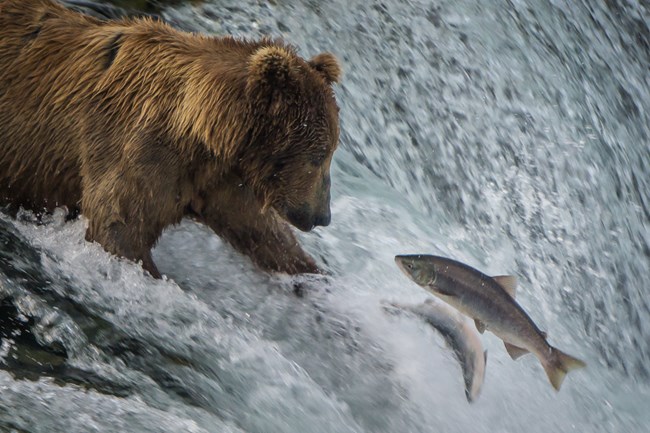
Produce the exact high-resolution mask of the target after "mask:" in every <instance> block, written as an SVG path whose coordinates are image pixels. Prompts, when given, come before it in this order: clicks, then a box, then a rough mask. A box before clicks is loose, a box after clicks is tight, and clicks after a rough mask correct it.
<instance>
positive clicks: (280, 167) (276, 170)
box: [273, 161, 287, 173]
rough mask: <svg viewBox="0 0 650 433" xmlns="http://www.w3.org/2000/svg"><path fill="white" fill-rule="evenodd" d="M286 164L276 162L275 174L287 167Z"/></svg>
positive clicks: (274, 166)
mask: <svg viewBox="0 0 650 433" xmlns="http://www.w3.org/2000/svg"><path fill="white" fill-rule="evenodd" d="M286 165H287V164H286V162H284V161H275V163H274V164H273V172H274V173H277V172H279V171H282V169H283V168H284V167H285V166H286Z"/></svg>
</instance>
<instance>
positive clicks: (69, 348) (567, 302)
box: [0, 0, 650, 433]
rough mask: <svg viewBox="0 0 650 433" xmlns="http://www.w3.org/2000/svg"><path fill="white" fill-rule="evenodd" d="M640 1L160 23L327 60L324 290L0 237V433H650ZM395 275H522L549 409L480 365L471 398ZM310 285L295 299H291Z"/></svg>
mask: <svg viewBox="0 0 650 433" xmlns="http://www.w3.org/2000/svg"><path fill="white" fill-rule="evenodd" d="M649 13H650V11H649V10H648V5H647V3H645V2H644V1H643V0H626V1H624V0H608V1H591V0H571V1H569V0H566V1H562V0H553V1H549V0H511V1H507V0H495V1H491V2H485V1H479V0H454V1H450V0H431V1H396V0H383V1H375V0H363V1H359V0H345V1H343V0H332V1H328V2H322V1H320V0H313V1H308V0H305V1H302V2H297V1H295V2H293V1H292V2H285V1H273V2H266V1H257V0H243V1H242V0H220V1H218V2H213V3H211V2H205V3H200V4H192V5H185V6H176V7H175V8H170V9H166V10H164V11H163V15H164V16H165V18H167V19H168V20H170V21H172V22H174V23H176V25H178V26H180V27H183V28H186V29H192V30H195V31H200V32H205V33H210V34H232V35H236V36H245V37H260V36H262V35H273V36H281V37H284V38H286V39H287V40H288V41H290V42H291V43H293V44H295V45H296V46H297V47H299V50H300V52H301V54H303V55H304V56H307V57H308V56H311V55H314V54H317V53H319V52H321V51H332V52H334V53H335V54H336V55H337V56H338V57H339V58H340V59H341V61H342V63H343V65H344V69H345V75H344V77H343V81H342V84H341V85H340V86H338V87H337V90H336V92H337V97H338V99H339V102H340V106H341V128H342V136H341V146H340V148H339V150H338V151H337V153H336V156H335V160H334V165H333V169H332V179H333V191H332V211H333V221H332V224H331V225H330V226H329V227H327V228H324V229H322V228H319V229H317V230H315V231H314V232H313V233H309V234H301V235H300V236H301V239H302V241H303V243H304V244H305V245H306V248H308V249H309V251H310V252H311V253H312V254H314V255H315V256H316V257H318V260H319V261H320V262H321V263H323V264H326V265H325V267H326V268H327V269H328V271H329V272H330V275H329V276H327V277H316V276H301V277H297V278H288V277H286V276H272V277H271V276H267V275H264V274H262V273H260V272H258V271H256V270H255V269H254V268H253V266H252V265H251V264H250V262H249V261H248V260H247V259H246V258H244V257H242V256H240V255H239V254H237V253H236V252H234V251H233V250H232V249H231V248H230V247H229V246H228V245H226V244H224V243H222V242H221V241H220V240H219V238H217V237H216V236H215V235H214V234H212V233H211V232H210V231H209V230H208V229H206V228H205V227H203V226H200V225H198V224H195V223H193V222H191V221H185V222H183V223H182V224H180V226H178V227H174V228H170V229H169V230H167V231H166V232H165V233H164V235H163V237H162V238H161V240H160V243H159V245H158V246H157V248H156V249H155V250H154V258H155V260H156V261H157V263H158V264H159V268H160V270H161V271H162V272H163V273H165V274H166V275H167V276H168V278H167V279H165V280H161V281H156V280H153V279H152V278H150V277H148V276H147V275H145V274H144V273H143V271H142V269H141V267H140V266H138V265H137V264H134V263H130V262H127V261H123V260H119V259H116V258H114V257H112V256H110V255H109V254H107V253H105V252H104V251H103V250H102V249H101V247H99V246H98V245H96V244H90V243H87V242H85V241H84V231H85V226H86V221H85V220H84V219H83V218H81V219H79V220H76V221H73V222H68V223H66V222H64V219H63V215H62V214H59V213H55V214H54V215H52V216H51V218H48V219H47V220H46V221H44V222H43V223H39V224H37V223H34V222H33V221H31V218H30V216H29V215H23V216H22V217H21V218H18V219H11V218H9V217H8V216H4V215H0V299H1V300H2V301H0V337H1V338H2V344H1V346H0V431H3V432H4V431H9V432H48V433H49V432H84V433H85V432H250V433H254V432H265V433H270V432H473V433H482V432H485V433H488V432H521V431H527V432H550V431H557V432H568V431H575V432H650V412H649V411H648V408H650V193H649V191H650V126H649V125H650V74H649V70H650V29H649V22H650V18H649ZM400 253H432V254H437V255H444V256H448V257H453V258H456V259H458V260H461V261H463V262H466V263H468V264H470V265H472V266H474V267H477V268H479V269H481V270H483V271H484V272H486V273H488V274H508V273H509V274H514V275H517V276H518V278H519V288H518V295H517V296H518V301H519V303H520V304H521V305H522V307H523V308H524V309H525V310H526V311H527V312H528V313H529V314H530V316H531V317H532V318H533V319H534V320H535V322H536V323H537V324H538V326H539V327H540V328H541V329H543V330H545V331H547V332H548V336H549V337H548V338H549V342H550V343H551V344H553V345H554V346H557V347H559V348H561V349H563V350H566V351H567V352H568V353H570V354H573V355H575V356H578V357H580V358H581V359H584V360H585V361H586V362H587V364H588V367H587V368H586V369H583V370H578V371H575V372H572V373H571V374H569V375H568V376H567V379H566V380H565V382H564V385H563V387H562V389H561V391H560V392H559V393H556V392H555V391H554V390H553V388H552V387H551V386H550V384H549V383H548V380H547V378H546V375H545V374H544V371H543V369H542V367H541V366H540V363H539V362H538V361H537V360H536V359H535V358H534V357H533V356H530V355H529V356H527V357H523V358H521V359H520V360H518V361H516V362H515V361H513V360H511V359H510V358H509V356H508V355H507V353H506V351H505V349H504V347H503V344H502V343H501V341H500V340H499V339H498V338H497V337H495V336H494V335H493V334H490V333H489V332H487V333H485V334H483V335H482V336H481V338H482V341H483V344H484V346H485V348H486V349H487V351H488V359H487V372H486V375H485V383H484V385H483V390H482V393H481V395H480V397H479V398H478V400H477V401H476V402H475V403H473V404H469V403H468V402H467V401H466V399H465V394H464V390H463V380H462V375H461V371H460V367H459V365H458V363H457V361H456V360H455V359H454V357H453V354H452V353H451V352H450V351H449V349H448V348H447V347H446V346H445V344H444V341H443V340H442V338H441V337H440V335H438V334H437V333H436V332H435V331H434V330H432V329H431V328H430V327H428V326H427V325H426V324H424V323H423V322H422V321H420V320H417V319H416V318H414V317H409V316H406V315H404V316H394V315H388V314H386V313H385V312H384V310H383V309H382V301H400V302H413V303H416V302H421V301H423V300H425V299H427V298H428V297H430V296H431V295H429V294H427V293H426V292H425V291H424V290H423V289H421V288H420V287H418V286H416V285H415V284H414V283H412V282H410V281H409V280H408V279H407V278H406V277H405V276H404V275H403V274H402V273H401V272H400V271H399V269H398V268H397V267H396V266H395V264H394V261H393V257H394V255H395V254H400ZM297 287H298V288H300V292H301V293H302V296H296V294H295V293H294V292H295V289H296V288H297Z"/></svg>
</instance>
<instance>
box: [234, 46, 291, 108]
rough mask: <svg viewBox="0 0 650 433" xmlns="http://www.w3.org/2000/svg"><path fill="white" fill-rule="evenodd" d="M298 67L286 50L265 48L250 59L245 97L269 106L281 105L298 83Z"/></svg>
mask: <svg viewBox="0 0 650 433" xmlns="http://www.w3.org/2000/svg"><path fill="white" fill-rule="evenodd" d="M298 74H299V71H298V66H297V61H296V58H295V55H294V54H293V53H291V52H290V51H289V50H287V49H286V48H282V47H278V46H266V47H262V48H260V49H258V50H257V51H256V52H255V53H254V54H253V55H252V56H251V58H250V63H249V66H248V79H247V82H246V95H247V96H248V97H249V98H252V99H254V100H257V101H266V102H268V103H269V104H271V105H272V106H273V105H277V104H278V103H281V101H282V98H283V96H285V95H287V96H288V95H290V94H291V93H292V92H291V91H292V90H293V89H294V88H295V87H296V85H297V83H298Z"/></svg>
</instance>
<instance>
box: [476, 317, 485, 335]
mask: <svg viewBox="0 0 650 433" xmlns="http://www.w3.org/2000/svg"><path fill="white" fill-rule="evenodd" d="M474 323H475V324H476V329H477V330H478V332H480V333H481V334H482V333H484V332H485V330H486V329H487V326H485V323H483V322H481V321H480V320H478V319H474Z"/></svg>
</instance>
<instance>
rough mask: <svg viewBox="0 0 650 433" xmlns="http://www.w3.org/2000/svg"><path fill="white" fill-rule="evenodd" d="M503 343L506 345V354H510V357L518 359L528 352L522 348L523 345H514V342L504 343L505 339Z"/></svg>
mask: <svg viewBox="0 0 650 433" xmlns="http://www.w3.org/2000/svg"><path fill="white" fill-rule="evenodd" d="M503 344H504V345H505V346H506V350H507V351H508V355H510V357H511V358H512V359H518V358H520V357H522V356H524V355H525V354H527V353H529V352H528V350H526V349H524V348H523V347H519V346H515V345H514V344H510V343H506V342H505V341H504V342H503Z"/></svg>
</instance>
